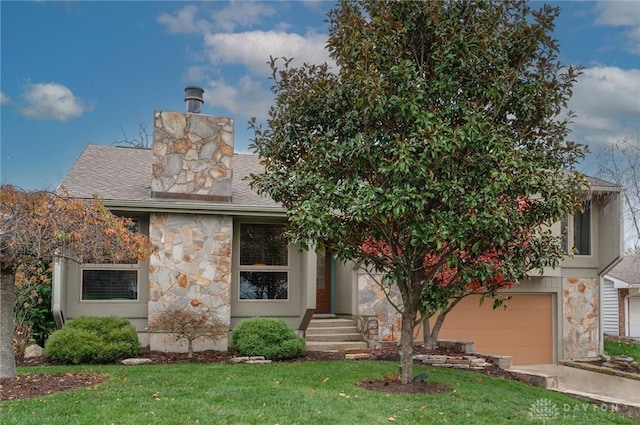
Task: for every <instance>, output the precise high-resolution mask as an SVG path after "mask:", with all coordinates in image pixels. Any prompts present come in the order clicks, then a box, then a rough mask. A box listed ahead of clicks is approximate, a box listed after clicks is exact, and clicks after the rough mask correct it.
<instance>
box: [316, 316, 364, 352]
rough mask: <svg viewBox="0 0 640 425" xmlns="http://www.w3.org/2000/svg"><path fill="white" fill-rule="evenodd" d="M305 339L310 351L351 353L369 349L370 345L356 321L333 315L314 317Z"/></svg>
mask: <svg viewBox="0 0 640 425" xmlns="http://www.w3.org/2000/svg"><path fill="white" fill-rule="evenodd" d="M304 339H305V341H306V344H307V350H308V351H349V350H366V349H367V348H368V344H367V343H366V342H365V341H364V340H363V338H362V335H360V333H359V332H358V328H357V326H356V322H355V320H353V319H348V318H343V317H336V316H331V315H329V316H320V317H315V316H314V318H313V319H311V322H310V323H309V327H308V328H307V331H306V332H305V338H304Z"/></svg>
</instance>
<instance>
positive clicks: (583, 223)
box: [560, 201, 591, 255]
mask: <svg viewBox="0 0 640 425" xmlns="http://www.w3.org/2000/svg"><path fill="white" fill-rule="evenodd" d="M560 226H561V229H562V248H563V249H564V251H565V252H575V254H576V255H591V202H590V201H584V202H583V203H582V211H576V212H575V213H574V214H573V215H572V216H569V217H567V218H564V219H563V220H562V222H561V224H560Z"/></svg>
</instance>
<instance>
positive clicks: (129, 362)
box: [120, 358, 151, 365]
mask: <svg viewBox="0 0 640 425" xmlns="http://www.w3.org/2000/svg"><path fill="white" fill-rule="evenodd" d="M120 363H122V364H126V365H139V364H149V363H151V359H140V358H131V359H124V360H122V361H121V362H120Z"/></svg>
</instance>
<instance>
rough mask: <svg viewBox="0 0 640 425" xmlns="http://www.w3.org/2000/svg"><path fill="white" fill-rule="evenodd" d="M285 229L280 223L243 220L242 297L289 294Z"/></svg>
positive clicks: (278, 297) (275, 297)
mask: <svg viewBox="0 0 640 425" xmlns="http://www.w3.org/2000/svg"><path fill="white" fill-rule="evenodd" d="M284 230H285V225H284V224H279V223H240V257H239V267H238V273H239V279H238V285H239V290H238V297H239V299H240V300H287V299H288V298H289V244H288V242H287V239H286V237H285V235H284Z"/></svg>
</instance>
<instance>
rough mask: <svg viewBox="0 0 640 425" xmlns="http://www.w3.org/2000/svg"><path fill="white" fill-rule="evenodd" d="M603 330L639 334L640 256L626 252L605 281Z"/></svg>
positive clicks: (606, 276)
mask: <svg viewBox="0 0 640 425" xmlns="http://www.w3.org/2000/svg"><path fill="white" fill-rule="evenodd" d="M602 322H603V327H604V333H605V334H608V335H614V336H629V337H632V338H640V257H639V256H626V257H624V258H623V259H622V261H621V262H620V263H619V264H618V265H617V266H615V267H614V268H613V269H611V271H609V273H607V274H606V275H605V276H604V280H603V283H602Z"/></svg>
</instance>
